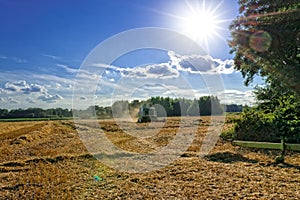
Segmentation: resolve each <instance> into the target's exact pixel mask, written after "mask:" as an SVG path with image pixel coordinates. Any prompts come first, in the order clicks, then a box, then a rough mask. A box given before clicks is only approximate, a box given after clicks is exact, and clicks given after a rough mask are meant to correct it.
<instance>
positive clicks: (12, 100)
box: [8, 97, 20, 104]
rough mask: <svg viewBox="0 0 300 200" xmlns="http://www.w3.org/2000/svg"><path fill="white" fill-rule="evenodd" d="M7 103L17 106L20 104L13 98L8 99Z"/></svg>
mask: <svg viewBox="0 0 300 200" xmlns="http://www.w3.org/2000/svg"><path fill="white" fill-rule="evenodd" d="M8 102H9V103H12V104H19V103H20V102H19V101H18V100H16V99H14V98H13V97H8Z"/></svg>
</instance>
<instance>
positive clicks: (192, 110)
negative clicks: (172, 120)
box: [187, 99, 200, 116]
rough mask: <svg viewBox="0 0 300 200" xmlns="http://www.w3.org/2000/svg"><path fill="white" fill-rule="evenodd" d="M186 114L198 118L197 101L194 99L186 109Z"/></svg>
mask: <svg viewBox="0 0 300 200" xmlns="http://www.w3.org/2000/svg"><path fill="white" fill-rule="evenodd" d="M187 114H188V115H189V116H199V115H200V112H199V102H198V100H196V99H194V101H193V103H192V104H191V105H190V107H189V108H188V109H187Z"/></svg>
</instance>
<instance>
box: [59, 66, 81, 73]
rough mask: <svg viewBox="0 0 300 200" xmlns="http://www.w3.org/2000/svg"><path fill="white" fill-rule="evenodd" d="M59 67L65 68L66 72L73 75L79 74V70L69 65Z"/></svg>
mask: <svg viewBox="0 0 300 200" xmlns="http://www.w3.org/2000/svg"><path fill="white" fill-rule="evenodd" d="M56 66H57V67H60V68H63V69H64V70H66V71H67V72H68V73H71V74H75V73H77V72H78V69H73V68H71V67H69V66H67V65H63V64H56Z"/></svg>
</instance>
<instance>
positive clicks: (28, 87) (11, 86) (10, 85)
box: [4, 80, 47, 94]
mask: <svg viewBox="0 0 300 200" xmlns="http://www.w3.org/2000/svg"><path fill="white" fill-rule="evenodd" d="M4 89H5V90H6V91H10V92H23V93H26V94H30V93H32V92H47V89H46V88H45V87H44V86H41V85H38V84H28V83H27V82H26V81H25V80H19V81H15V82H7V83H5V85H4Z"/></svg>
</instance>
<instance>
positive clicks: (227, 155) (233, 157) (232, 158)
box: [205, 152, 258, 163]
mask: <svg viewBox="0 0 300 200" xmlns="http://www.w3.org/2000/svg"><path fill="white" fill-rule="evenodd" d="M205 158H206V159H207V160H209V161H213V162H222V163H234V162H248V163H257V162H258V161H257V160H253V159H249V158H245V157H244V156H242V155H240V154H237V153H232V152H220V153H214V154H210V155H207V156H205Z"/></svg>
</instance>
